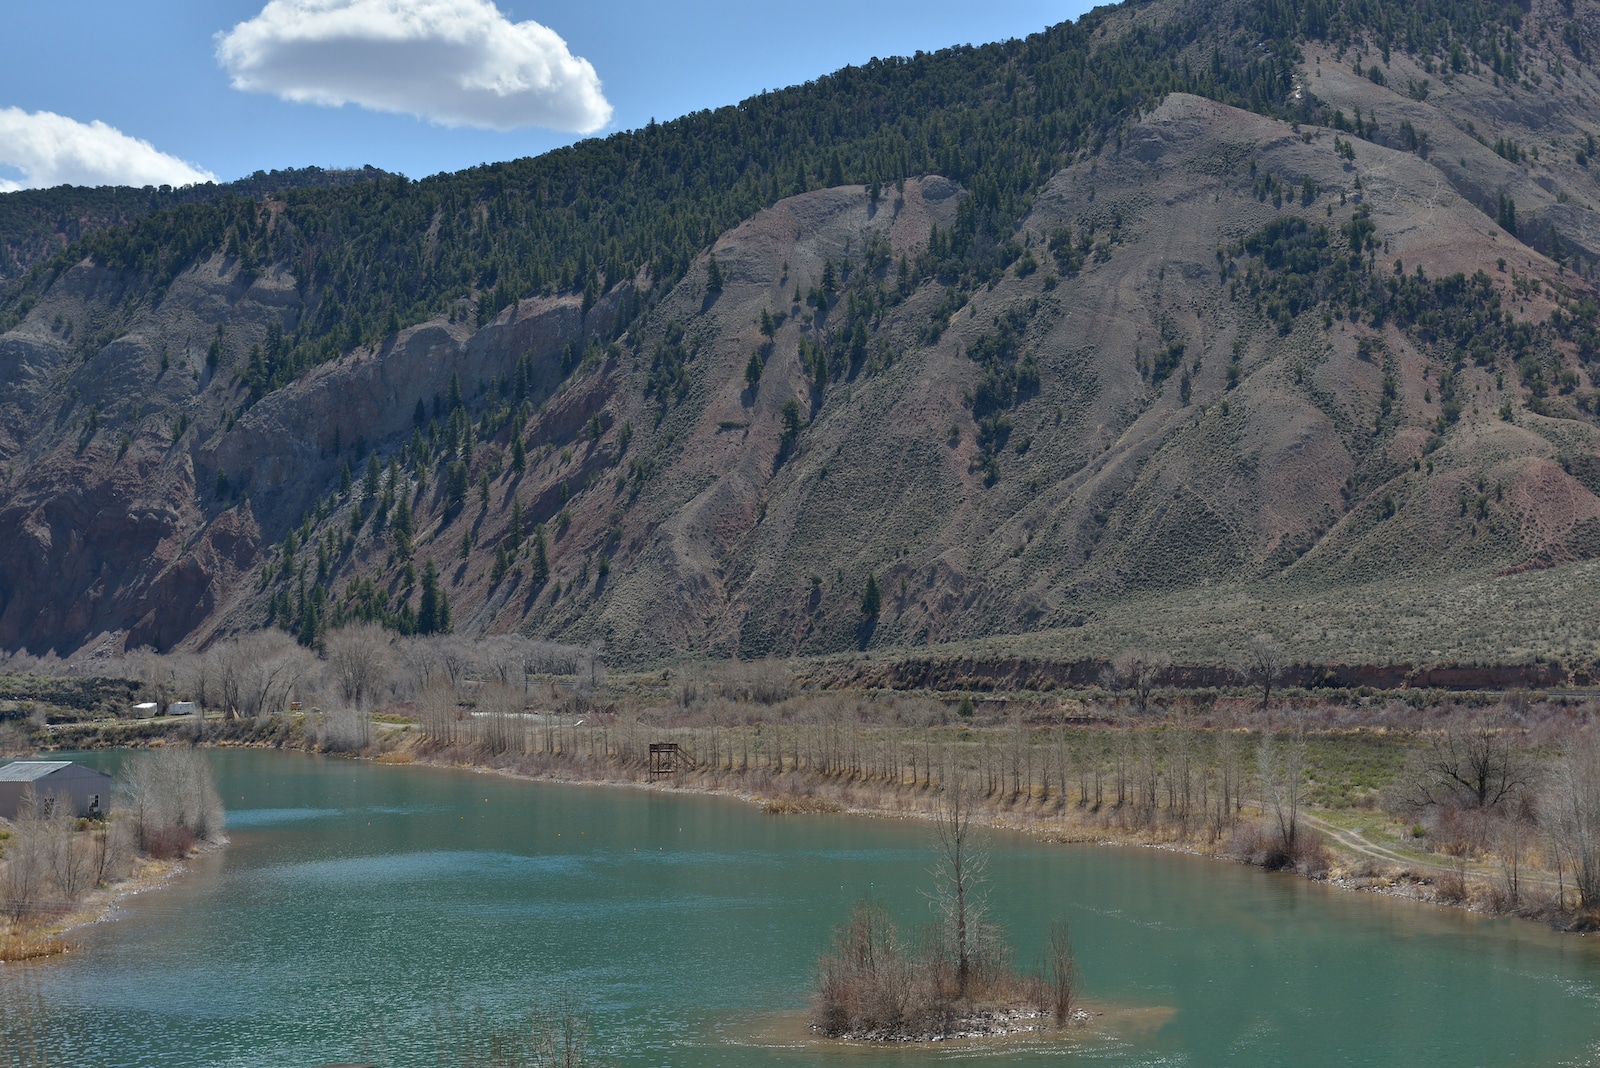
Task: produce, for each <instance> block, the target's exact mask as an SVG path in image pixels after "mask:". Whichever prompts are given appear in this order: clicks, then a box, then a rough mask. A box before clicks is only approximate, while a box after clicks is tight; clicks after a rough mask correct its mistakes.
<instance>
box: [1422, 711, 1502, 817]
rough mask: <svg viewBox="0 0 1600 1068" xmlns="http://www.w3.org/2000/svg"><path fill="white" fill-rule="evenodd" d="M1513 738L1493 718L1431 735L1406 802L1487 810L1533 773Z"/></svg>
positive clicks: (1453, 725) (1459, 724)
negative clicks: (1453, 805)
mask: <svg viewBox="0 0 1600 1068" xmlns="http://www.w3.org/2000/svg"><path fill="white" fill-rule="evenodd" d="M1517 743H1518V738H1517V736H1516V734H1515V733H1514V732H1513V731H1512V730H1511V729H1510V728H1509V726H1508V725H1506V724H1505V723H1504V722H1503V721H1502V720H1501V719H1500V718H1499V717H1497V716H1474V717H1472V718H1471V719H1470V720H1468V721H1466V722H1454V723H1451V724H1450V725H1449V727H1447V728H1446V729H1445V730H1444V731H1443V732H1442V733H1440V734H1437V735H1435V736H1434V737H1433V738H1432V739H1431V740H1430V741H1429V745H1428V749H1427V751H1426V752H1425V753H1423V754H1421V755H1420V756H1419V757H1418V758H1417V760H1416V762H1415V764H1414V765H1413V768H1412V773H1411V775H1410V776H1409V777H1408V778H1409V780H1410V781H1409V784H1408V788H1407V791H1406V800H1407V801H1409V802H1410V803H1412V804H1414V805H1418V806H1423V805H1441V804H1456V805H1459V806H1461V807H1463V808H1475V809H1489V808H1493V807H1495V806H1496V805H1499V804H1500V803H1501V802H1502V801H1505V800H1507V799H1508V798H1510V797H1513V796H1514V795H1515V794H1516V792H1517V791H1518V790H1520V789H1522V788H1523V787H1525V786H1527V785H1528V783H1529V781H1530V780H1531V778H1532V773H1533V769H1532V767H1531V766H1530V764H1529V763H1528V761H1527V758H1526V756H1525V754H1524V753H1523V751H1522V748H1521V747H1520V746H1519V745H1518V744H1517Z"/></svg>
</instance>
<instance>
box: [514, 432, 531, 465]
mask: <svg viewBox="0 0 1600 1068" xmlns="http://www.w3.org/2000/svg"><path fill="white" fill-rule="evenodd" d="M527 469H528V449H527V447H526V446H525V445H523V444H522V431H520V430H519V431H517V432H516V433H515V434H512V435H511V470H512V471H514V472H516V473H517V474H519V475H520V474H522V472H524V471H526V470H527Z"/></svg>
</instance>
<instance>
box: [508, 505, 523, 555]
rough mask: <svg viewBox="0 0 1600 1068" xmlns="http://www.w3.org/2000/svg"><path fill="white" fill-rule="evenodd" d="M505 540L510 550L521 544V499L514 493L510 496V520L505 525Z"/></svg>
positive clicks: (514, 549) (517, 547)
mask: <svg viewBox="0 0 1600 1068" xmlns="http://www.w3.org/2000/svg"><path fill="white" fill-rule="evenodd" d="M506 542H507V543H508V544H509V545H510V547H511V551H512V552H515V551H516V550H517V549H519V548H520V547H521V546H522V501H521V500H520V499H519V498H518V497H517V496H516V495H515V494H513V495H512V497H511V522H510V523H509V524H507V526H506Z"/></svg>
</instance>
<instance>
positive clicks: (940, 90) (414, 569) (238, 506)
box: [0, 0, 1600, 667]
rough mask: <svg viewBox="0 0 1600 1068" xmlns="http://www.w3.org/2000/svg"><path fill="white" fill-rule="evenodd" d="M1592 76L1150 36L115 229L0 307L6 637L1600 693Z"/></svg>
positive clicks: (1420, 49) (1420, 38) (1265, 27)
mask: <svg viewBox="0 0 1600 1068" xmlns="http://www.w3.org/2000/svg"><path fill="white" fill-rule="evenodd" d="M1597 29H1600V8H1597V7H1596V6H1595V5H1594V4H1592V3H1576V2H1575V3H1574V4H1572V5H1570V6H1568V5H1562V4H1559V3H1552V4H1542V3H1533V4H1531V5H1529V6H1517V5H1507V6H1501V5H1498V4H1492V3H1473V2H1463V3H1424V4H1414V3H1408V4H1400V3H1386V2H1383V0H1364V2H1356V0H1342V2H1341V0H1327V2H1323V0H1311V2H1299V3H1292V2H1273V3H1242V2H1240V3H1222V4H1216V3H1205V4H1202V3H1186V2H1180V0H1172V2H1166V0H1163V2H1157V3H1151V4H1123V5H1120V6H1117V7H1111V8H1103V9H1100V10H1098V11H1096V12H1094V13H1092V14H1091V15H1089V16H1086V17H1085V18H1084V19H1082V20H1081V21H1079V22H1078V23H1076V24H1063V25H1061V26H1056V27H1053V28H1051V29H1049V30H1047V31H1045V32H1043V33H1041V34H1038V35H1035V36H1034V37H1031V38H1029V39H1028V40H1026V41H1011V42H1005V43H1002V44H996V45H989V46H984V47H981V48H957V49H950V50H947V51H944V52H939V53H935V54H932V55H919V56H917V57H914V58H912V59H904V60H888V61H875V62H874V63H872V64H869V65H867V66H865V67H860V68H849V69H846V70H844V71H840V72H838V73H836V74H834V75H830V76H828V77H825V78H821V79H818V80H817V81H815V82H812V83H808V84H807V85H804V86H799V87H795V88H791V89H787V90H782V91H779V92H775V93H769V94H764V95H763V96H760V97H756V98H752V99H751V100H747V101H745V102H743V103H742V104H740V105H738V106H736V107H729V108H724V109H720V110H717V111H713V112H704V113H699V114H696V115H690V116H686V117H685V118H683V119H680V120H677V121H675V122H672V123H667V124H662V125H653V126H652V127H649V128H647V129H644V130H639V131H633V132H630V133H624V134H618V135H615V136H612V137H609V138H606V139H604V140H599V141H589V142H583V143H581V144H578V145H575V146H573V147H571V148H568V149H563V150H560V151H558V152H554V153H550V154H548V155H546V156H542V157H538V158H536V159H531V160H519V161H515V162H512V163H506V164H497V165H493V166H485V167H480V168H474V169H472V170H470V171H464V172H461V173H459V174H453V175H440V176H436V177H435V178H431V179H427V180H424V181H420V182H409V181H406V180H405V179H401V178H392V177H391V178H379V179H376V180H373V181H367V182H361V183H357V184H350V185H342V186H328V187H321V188H305V187H301V188H290V189H284V190H283V191H281V192H275V193H273V194H271V195H266V196H263V197H261V198H259V199H249V200H244V199H238V198H233V199H221V200H215V201H212V202H209V203H190V204H184V205H178V206H174V207H163V208H160V209H158V210H153V211H149V212H147V213H145V214H143V215H141V216H139V217H138V218H136V219H133V220H132V221H131V222H129V223H128V224H126V225H122V226H116V227H108V228H105V229H101V230H97V231H96V232H94V233H91V234H88V235H87V236H85V237H83V238H82V239H80V240H78V241H77V242H75V243H74V244H72V245H71V246H70V247H68V248H67V249H66V250H64V251H63V252H61V253H60V254H58V255H56V256H55V257H53V258H52V259H50V260H49V261H48V262H46V263H43V264H41V265H39V266H38V267H36V268H35V269H34V270H33V271H32V272H31V273H30V275H29V276H28V277H27V278H26V279H25V280H24V281H22V282H21V283H19V284H17V285H16V286H15V287H14V289H13V290H12V291H11V292H10V293H9V294H8V295H7V296H6V298H5V300H4V303H3V305H0V326H3V327H4V328H5V331H4V333H3V334H0V376H4V377H3V381H4V390H3V393H0V398H3V401H0V464H3V476H4V489H3V491H0V645H5V646H7V647H13V648H15V647H27V648H29V649H32V650H34V651H42V650H44V649H46V648H49V649H55V650H57V651H60V652H67V651H70V650H73V649H75V648H78V647H79V646H81V645H82V644H84V643H85V642H87V641H89V640H90V639H92V638H96V637H98V636H107V637H109V638H110V639H111V640H113V641H115V642H119V643H125V644H126V645H128V646H130V647H131V646H138V645H152V646H155V647H157V648H163V649H165V648H171V647H174V646H182V645H198V644H203V643H205V642H207V641H209V640H211V639H213V638H214V637H215V636H217V635H219V634H225V633H230V632H233V631H235V630H239V629H247V628H253V627H259V626H266V625H274V626H283V627H286V628H287V629H290V630H292V631H294V632H295V633H297V634H299V635H301V637H302V640H305V641H307V642H315V641H317V640H319V637H320V636H321V635H322V634H324V633H326V630H327V628H329V627H334V626H338V625H341V624H342V623H344V622H348V621H350V620H353V619H376V620H379V621H382V622H384V623H386V624H388V625H390V626H394V627H396V628H398V629H402V630H410V631H415V630H424V631H426V630H430V629H436V628H438V627H440V626H443V625H445V615H446V612H447V614H448V625H450V626H451V627H453V628H454V629H455V630H457V631H461V632H465V633H479V632H496V631H506V630H522V631H525V632H527V633H530V634H536V635H545V636H552V637H559V638H562V639H564V640H575V641H602V642H604V643H605V644H606V646H607V648H608V649H609V650H610V654H611V655H612V656H613V657H614V658H616V659H618V660H621V661H624V662H630V663H651V662H656V661H660V660H663V659H671V658H675V657H680V656H684V655H711V656H732V655H737V656H740V657H754V656H761V655H768V654H776V655H794V654H799V655H814V654H829V653H842V652H850V651H854V650H867V651H869V652H873V653H881V654H883V655H884V656H887V657H894V656H898V655H902V654H903V653H904V652H905V651H907V650H917V649H924V648H926V647H928V646H934V645H951V643H954V644H953V646H952V647H953V648H955V649H964V650H969V651H971V652H972V653H973V654H974V655H980V656H989V657H993V656H1003V655H1009V654H1010V653H1013V652H1016V651H1019V650H1026V652H1027V654H1028V655H1030V656H1038V657H1044V658H1057V659H1066V660H1073V659H1091V658H1094V657H1104V656H1108V655H1111V654H1113V653H1115V652H1116V651H1118V650H1119V649H1121V648H1123V647H1127V646H1133V645H1151V646H1156V647H1159V648H1162V649H1166V650H1168V651H1170V652H1171V653H1172V655H1174V656H1175V657H1178V658H1180V659H1182V660H1183V661H1185V662H1193V663H1218V662H1222V661H1224V660H1226V659H1227V658H1228V657H1229V656H1231V655H1233V654H1234V653H1235V652H1237V651H1238V650H1239V649H1241V648H1242V646H1243V644H1244V643H1245V642H1246V641H1248V639H1249V637H1250V636H1251V635H1252V634H1254V633H1257V632H1266V633H1269V634H1271V635H1274V636H1275V637H1276V638H1277V640H1278V641H1280V642H1281V643H1282V644H1283V645H1284V646H1285V647H1286V650H1287V652H1288V654H1289V655H1290V656H1291V657H1294V658H1298V659H1301V660H1304V661H1307V662H1317V663H1353V662H1362V663H1389V662H1405V663H1412V664H1444V663H1455V662H1462V663H1470V662H1480V663H1490V664H1494V663H1531V662H1533V661H1535V660H1550V659H1557V660H1560V661H1561V662H1563V663H1564V664H1566V665H1568V666H1569V667H1575V666H1586V665H1588V664H1590V663H1591V662H1593V661H1594V660H1595V659H1596V656H1597V653H1596V644H1595V643H1596V633H1595V632H1596V625H1597V623H1596V620H1595V618H1594V612H1593V609H1592V608H1591V607H1590V606H1589V604H1588V600H1589V599H1588V598H1587V597H1586V596H1585V590H1586V587H1587V582H1586V580H1587V579H1588V578H1589V577H1590V576H1591V575H1592V574H1593V573H1594V570H1595V567H1596V566H1600V565H1596V564H1593V563H1591V561H1593V560H1594V559H1595V558H1596V557H1600V498H1597V497H1596V496H1595V491H1597V490H1600V433H1597V429H1596V412H1597V409H1600V401H1597V392H1596V389H1595V384H1594V381H1593V379H1592V377H1591V370H1592V365H1593V361H1594V360H1595V359H1596V358H1597V354H1600V332H1597V329H1600V324H1597V322H1596V320H1597V319H1600V300H1597V299H1596V295H1595V292H1594V288H1593V285H1592V283H1591V278H1592V276H1593V273H1594V269H1595V263H1596V261H1597V259H1600V224H1597V222H1596V219H1595V206H1596V204H1597V202H1600V189H1597V186H1596V176H1597V174H1600V161H1593V160H1591V156H1592V155H1593V153H1594V151H1595V145H1594V137H1593V131H1594V130H1595V129H1596V128H1597V124H1600V96H1597V89H1600V85H1597V82H1596V76H1595V73H1594V72H1593V71H1592V69H1591V68H1590V66H1589V63H1590V61H1591V58H1592V51H1591V50H1592V49H1593V47H1594V46H1595V42H1596V40H1597V36H1596V34H1597ZM12 195H18V194H12ZM4 202H5V198H0V205H3V204H4ZM4 218H5V215H4V209H3V207H0V220H3V219H4ZM4 232H5V231H4V230H3V228H0V233H4ZM446 604H447V605H448V608H447V609H445V607H444V606H445V605H446Z"/></svg>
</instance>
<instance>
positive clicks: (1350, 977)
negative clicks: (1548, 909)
mask: <svg viewBox="0 0 1600 1068" xmlns="http://www.w3.org/2000/svg"><path fill="white" fill-rule="evenodd" d="M115 759H116V758H115V755H114V754H89V755H87V756H86V757H84V760H85V762H89V763H100V764H102V765H109V764H111V763H113V762H114V761H115ZM212 759H213V761H214V763H215V766H216V768H217V772H218V778H219V783H220V785H221V788H222V792H223V795H224V799H225V801H226V803H227V805H228V809H229V823H230V830H229V834H230V837H231V839H232V841H231V844H230V845H229V846H228V848H227V849H225V850H223V851H221V852H220V853H217V854H214V855H211V856H208V857H205V858H203V859H201V860H199V861H198V862H196V863H195V864H194V865H193V870H192V871H191V872H190V873H188V874H187V875H185V876H184V877H182V878H181V879H180V880H178V881H177V882H175V883H173V884H172V885H170V886H168V887H166V888H163V889H160V890H156V891H151V892H147V893H144V894H141V895H137V896H136V897H133V898H131V899H128V900H126V901H125V903H124V906H123V908H122V910H121V913H120V915H119V917H118V918H117V919H116V920H115V921H114V922H108V923H102V924H98V925H95V926H93V927H91V928H87V929H84V930H82V931H80V932H78V933H77V934H76V935H75V936H74V937H75V938H76V939H77V940H78V941H79V942H80V943H81V944H82V946H83V951H82V952H80V953H76V954H73V955H71V956H69V957H67V958H65V959H61V960H57V961H53V962H47V963H40V964H30V965H26V966H8V967H4V968H0V1021H4V1022H3V1024H0V1026H5V1027H8V1028H12V1029H13V1031H14V1032H16V1031H19V1030H20V1029H22V1028H24V1027H25V1028H26V1029H27V1031H28V1033H29V1034H31V1035H33V1036H35V1037H36V1038H37V1039H39V1040H40V1041H41V1042H42V1043H43V1045H44V1047H46V1048H47V1049H48V1050H49V1051H50V1059H49V1063H52V1064H67V1065H107V1066H132V1065H158V1064H159V1065H164V1066H176V1068H184V1066H191V1065H193V1066H199V1065H208V1066H210V1065H217V1066H221V1065H227V1066H281V1065H317V1064H322V1063H324V1062H329V1061H341V1060H349V1059H358V1058H361V1057H364V1056H365V1057H381V1063H384V1064H386V1065H395V1066H405V1065H424V1064H427V1065H431V1064H437V1063H440V1061H439V1059H438V1057H437V1056H436V1052H435V1050H434V1049H433V1048H432V1046H431V1036H432V1035H433V1033H434V1032H435V1030H436V1027H437V1025H438V1024H439V1023H440V1021H441V1020H451V1019H462V1018H469V1017H470V1018H472V1019H479V1018H481V1019H484V1020H486V1021H490V1022H494V1021H511V1020H515V1019H517V1018H518V1017H519V1016H520V1015H521V1014H522V1013H524V1012H525V1011H526V1010H527V1009H528V1007H529V1006H530V1005H531V1004H533V1003H534V1002H535V1001H537V1000H539V999H548V998H549V997H550V996H551V995H552V992H560V991H567V992H570V993H571V994H573V995H574V996H576V997H578V998H579V999H580V1000H581V1001H582V1002H583V1003H584V1004H585V1005H586V1007H587V1009H588V1011H589V1014H590V1016H591V1017H592V1019H593V1023H594V1032H595V1039H596V1042H597V1043H598V1044H599V1045H601V1046H603V1047H604V1048H605V1049H607V1050H608V1051H609V1053H610V1054H611V1058H612V1060H613V1062H614V1063H617V1064H619V1065H624V1066H645V1065H651V1066H654V1065H718V1066H729V1068H745V1066H766V1065H797V1064H811V1063H819V1062H825V1063H835V1062H836V1063H840V1064H850V1065H859V1066H868V1065H879V1064H893V1065H902V1064H913V1063H923V1062H929V1061H937V1062H938V1063H940V1064H941V1065H945V1064H978V1063H980V1062H981V1063H984V1064H989V1063H992V1062H995V1061H997V1060H998V1061H999V1062H1001V1063H1005V1064H1008V1065H1018V1066H1022V1065H1042V1064H1061V1063H1075V1062H1076V1063H1093V1064H1116V1065H1124V1064H1174V1065H1176V1064H1194V1065H1209V1064H1226V1065H1282V1064H1330V1065H1334V1064H1350V1065H1366V1064H1407V1065H1430V1064H1438V1065H1444V1064H1449V1065H1511V1064H1519V1065H1520V1064H1532V1065H1556V1064H1588V1063H1593V1062H1595V1061H1597V1060H1600V1012H1597V1000H1600V943H1597V942H1596V941H1595V940H1594V939H1584V938H1576V937H1570V936H1557V935H1555V934H1553V933H1551V932H1549V931H1547V930H1544V929H1543V928H1540V927H1538V926H1536V925H1533V924H1529V923H1525V922H1518V921H1509V920H1486V919H1480V918H1476V917H1472V916H1468V915H1464V914H1459V913H1455V912H1453V911H1449V910H1442V909H1436V908H1433V907H1430V906H1423V905H1416V904H1412V903H1407V902H1395V901H1389V900H1386V899H1382V898H1377V897H1373V896H1369V895H1361V894H1351V893H1345V892H1341V891H1336V890H1329V889H1327V888H1324V887H1319V886H1315V885H1312V884H1308V883H1306V882H1304V881H1301V880H1297V879H1294V878H1290V877H1286V876H1278V875H1269V874H1266V873H1262V872H1259V871H1254V870H1250V869H1246V868H1242V867H1236V866H1232V865H1228V864H1223V863H1218V862H1213V861H1205V860H1199V859H1195V858H1191V857H1186V856H1181V855H1172V854H1167V853H1163V852H1159V851H1154V850H1147V849H1113V848H1093V847H1081V848H1080V847H1065V846H1048V845H1042V844H1039V843H1037V842H1033V841H1030V840H1028V839H1026V838H1021V837H1012V836H997V837H995V838H994V839H993V842H992V851H993V860H992V866H991V871H992V875H993V894H992V904H993V908H994V912H995V914H996V917H997V918H998V919H999V920H1001V921H1002V922H1004V923H1005V924H1007V925H1008V926H1009V927H1010V929H1011V930H1012V932H1013V940H1014V942H1015V944H1016V946H1017V950H1018V952H1019V954H1020V955H1021V956H1022V958H1023V959H1024V960H1028V959H1031V958H1032V956H1033V953H1034V947H1035V946H1036V944H1037V941H1038V939H1039V938H1040V937H1041V936H1042V933H1043V931H1044V929H1045V927H1046V925H1047V924H1048V923H1049V922H1050V921H1051V920H1052V919H1055V918H1058V917H1059V918H1065V919H1068V920H1070V921H1071V923H1072V925H1073V931H1074V936H1075V939H1076V942H1077V945H1078V953H1079V962H1080V965H1081V967H1082V971H1083V974H1084V978H1085V982H1086V988H1087V994H1088V996H1089V997H1090V998H1091V999H1094V1000H1095V1001H1097V1002H1102V1003H1106V1004H1108V1005H1114V1006H1119V1007H1121V1008H1122V1009H1125V1010H1133V1011H1129V1012H1122V1013H1112V1014H1110V1015H1108V1016H1107V1017H1105V1018H1104V1019H1102V1020H1101V1021H1100V1022H1099V1023H1097V1025H1096V1026H1094V1027H1092V1028H1091V1029H1090V1030H1089V1032H1088V1033H1087V1034H1085V1035H1083V1036H1081V1037H1079V1038H1077V1039H1075V1040H1074V1041H1072V1042H1071V1043H1067V1044H1062V1043H1059V1042H1052V1043H1050V1044H1045V1045H1040V1044H1036V1043H1034V1044H1030V1043H1015V1044H1001V1045H993V1044H991V1045H984V1046H977V1047H974V1046H966V1047H957V1046H951V1047H949V1048H941V1049H936V1050H932V1051H929V1050H915V1051H907V1050H890V1051H884V1050H876V1049H874V1050H862V1049H859V1048H857V1049H843V1050H841V1049H837V1048H833V1047H826V1046H818V1045H816V1044H806V1043H805V1040H804V1037H803V1032H801V1031H800V1030H799V1028H798V1027H797V1026H795V1024H794V1022H793V1021H794V1016H793V1013H794V1012H795V1011H797V1010H800V1009H803V1008H804V1006H805V1002H806V996H807V990H808V986H809V983H810V979H811V974H812V966H813V963H814V961H815V959H816V955H817V953H818V951H819V950H820V949H821V948H822V947H823V945H824V944H825V942H826V941H827V939H828V935H829V930H830V928H831V926H832V925H833V924H835V923H838V922H839V921H840V920H842V919H843V918H844V916H845V914H846V913H847V911H848V909H849V907H850V904H851V903H852V902H853V901H854V900H856V899H857V898H858V897H860V896H861V895H862V894H863V893H867V892H871V893H873V894H875V895H876V896H878V897H879V898H881V899H883V900H884V901H885V902H886V903H887V904H888V905H889V906H890V907H891V909H892V910H893V911H894V912H895V913H896V915H897V917H898V918H899V919H900V920H901V922H902V924H903V925H904V926H911V925H913V924H915V923H917V922H921V921H922V920H924V919H925V918H926V917H927V914H928V906H927V902H926V900H925V899H924V898H923V897H922V896H921V895H920V893H919V888H921V887H925V886H926V885H927V884H928V882H929V880H928V876H927V869H928V866H929V853H928V849H927V841H928V834H927V829H926V828H925V827H924V826H923V825H920V824H916V823H908V822H899V821H890V820H872V819H860V818H849V817H843V816H787V817H772V816H767V815H765V814H764V813H762V812H761V811H760V810H758V809H756V808H753V807H751V806H747V805H743V804H740V803H737V802H732V801H727V800H721V799H712V798H702V797H691V796H672V795H667V794H660V793H650V792H645V791H640V790H627V789H609V788H593V787H577V786H554V785H546V784H534V783H525V782H516V781H512V780H507V779H502V778H498V777H495V776H490V775H479V774H473V773H466V772H449V771H440V770H433V769H423V768H415V767H379V766H375V765H371V764H359V763H353V762H346V761H339V760H325V759H321V758H316V757H310V756H303V755H297V754H284V753H266V752H217V753H214V754H212Z"/></svg>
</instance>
